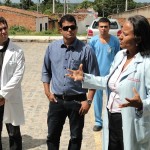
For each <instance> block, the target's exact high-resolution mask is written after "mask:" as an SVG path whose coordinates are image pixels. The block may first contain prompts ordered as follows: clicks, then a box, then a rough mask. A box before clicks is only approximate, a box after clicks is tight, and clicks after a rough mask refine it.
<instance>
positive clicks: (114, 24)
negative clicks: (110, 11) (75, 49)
mask: <svg viewBox="0 0 150 150" xmlns="http://www.w3.org/2000/svg"><path fill="white" fill-rule="evenodd" d="M99 19H100V18H97V19H95V20H93V21H92V23H91V25H90V26H89V25H86V27H88V28H87V42H89V41H90V39H91V37H92V36H95V35H97V34H99V29H98V21H99ZM109 20H110V30H109V33H110V34H112V35H114V36H119V35H120V34H121V26H120V24H119V22H118V21H117V20H116V19H109Z"/></svg>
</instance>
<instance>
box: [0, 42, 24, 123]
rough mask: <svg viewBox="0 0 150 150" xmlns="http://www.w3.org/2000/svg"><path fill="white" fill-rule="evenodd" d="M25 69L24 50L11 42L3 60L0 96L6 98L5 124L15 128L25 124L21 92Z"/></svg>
mask: <svg viewBox="0 0 150 150" xmlns="http://www.w3.org/2000/svg"><path fill="white" fill-rule="evenodd" d="M24 69H25V58H24V53H23V51H22V49H20V48H19V47H18V46H17V45H15V44H14V43H12V42H11V41H10V42H9V44H8V47H7V50H6V52H5V56H4V59H3V65H2V70H1V90H0V95H2V96H3V97H4V98H5V107H4V116H3V122H4V123H11V124H12V125H14V126H18V125H21V124H24V122H25V119H24V111H23V102H22V91H21V81H22V78H23V74H24Z"/></svg>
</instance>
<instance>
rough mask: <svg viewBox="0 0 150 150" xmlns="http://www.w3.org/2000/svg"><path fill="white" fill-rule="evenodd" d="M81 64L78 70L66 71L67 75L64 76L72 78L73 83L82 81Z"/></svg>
mask: <svg viewBox="0 0 150 150" xmlns="http://www.w3.org/2000/svg"><path fill="white" fill-rule="evenodd" d="M82 67H83V64H80V66H79V69H78V70H71V69H68V71H69V74H66V76H68V77H69V78H72V79H73V80H74V81H82V80H83V74H84V72H83V70H82Z"/></svg>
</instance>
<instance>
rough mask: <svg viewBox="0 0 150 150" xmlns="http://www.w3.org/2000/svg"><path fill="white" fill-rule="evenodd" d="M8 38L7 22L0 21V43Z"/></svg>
mask: <svg viewBox="0 0 150 150" xmlns="http://www.w3.org/2000/svg"><path fill="white" fill-rule="evenodd" d="M7 39H8V27H7V25H6V24H3V23H1V22H0V45H2V44H3V43H4V42H5V41H7Z"/></svg>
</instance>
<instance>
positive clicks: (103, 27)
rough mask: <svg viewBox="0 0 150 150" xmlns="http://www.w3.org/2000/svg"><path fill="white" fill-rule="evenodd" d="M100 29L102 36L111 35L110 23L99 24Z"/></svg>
mask: <svg viewBox="0 0 150 150" xmlns="http://www.w3.org/2000/svg"><path fill="white" fill-rule="evenodd" d="M98 29H99V32H100V35H108V34H109V29H110V27H109V23H108V22H99V24H98Z"/></svg>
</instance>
